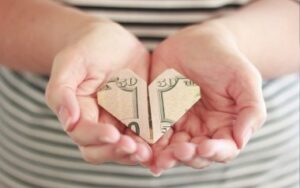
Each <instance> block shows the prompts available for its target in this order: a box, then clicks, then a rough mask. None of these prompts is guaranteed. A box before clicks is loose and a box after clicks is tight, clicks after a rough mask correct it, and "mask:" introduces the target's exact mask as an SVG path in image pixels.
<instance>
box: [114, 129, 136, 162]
mask: <svg viewBox="0 0 300 188" xmlns="http://www.w3.org/2000/svg"><path fill="white" fill-rule="evenodd" d="M136 149H137V143H136V142H135V141H134V140H133V139H132V138H131V137H129V136H127V135H121V138H120V140H119V142H118V143H117V144H116V151H115V152H116V155H117V156H118V158H121V157H124V156H125V155H128V154H133V153H134V152H136Z"/></svg>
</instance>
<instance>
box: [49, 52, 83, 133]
mask: <svg viewBox="0 0 300 188" xmlns="http://www.w3.org/2000/svg"><path fill="white" fill-rule="evenodd" d="M85 75H86V72H85V68H84V67H83V58H82V57H81V56H80V55H78V54H77V53H76V52H75V51H69V52H65V53H61V54H60V55H58V56H56V58H55V60H54V63H53V68H52V72H51V77H50V80H49V83H48V85H47V89H46V101H47V104H48V106H49V107H50V108H51V109H52V110H53V112H54V113H56V115H57V116H58V118H59V120H60V122H61V123H62V124H63V126H64V129H65V130H68V131H69V130H71V129H72V127H73V126H74V124H75V123H76V122H77V121H78V119H79V116H80V109H79V104H78V102H77V99H76V89H77V87H78V85H79V84H80V83H81V82H82V80H83V79H84V77H85ZM70 78H72V79H70Z"/></svg>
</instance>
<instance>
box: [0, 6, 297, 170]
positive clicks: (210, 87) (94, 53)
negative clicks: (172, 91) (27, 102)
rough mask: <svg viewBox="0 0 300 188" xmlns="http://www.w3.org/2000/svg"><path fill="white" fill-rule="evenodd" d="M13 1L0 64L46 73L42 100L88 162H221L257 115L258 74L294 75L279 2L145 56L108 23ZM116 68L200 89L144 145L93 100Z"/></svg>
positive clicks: (290, 24) (291, 36)
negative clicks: (174, 75)
mask: <svg viewBox="0 0 300 188" xmlns="http://www.w3.org/2000/svg"><path fill="white" fill-rule="evenodd" d="M16 2H17V1H16V0H1V1H0V26H1V28H3V29H1V30H0V36H3V37H2V38H1V39H0V40H1V41H0V62H1V63H2V64H3V65H4V66H7V67H10V68H12V69H15V70H27V71H31V72H36V73H42V74H49V73H50V70H51V77H50V80H49V84H48V87H47V90H46V101H47V104H48V105H49V107H50V108H51V109H52V110H53V112H54V113H56V114H57V116H58V118H59V120H60V121H61V123H62V125H63V126H64V130H65V131H66V133H67V134H68V135H69V136H70V138H71V139H72V140H73V141H74V142H75V143H76V144H77V145H78V147H79V149H80V151H81V153H82V156H83V158H84V159H85V160H86V161H87V162H90V163H93V164H100V163H104V162H108V161H113V162H117V163H121V164H136V163H140V164H142V165H144V166H145V167H148V168H149V169H150V170H151V171H152V172H153V173H154V174H157V175H159V174H160V173H161V172H162V171H163V170H166V169H169V168H172V167H173V166H175V165H176V164H179V163H183V164H185V165H187V166H191V167H193V168H204V167H206V166H208V165H210V164H211V163H212V162H227V161H229V160H231V159H233V158H235V157H236V156H237V155H238V153H239V152H240V151H241V150H242V149H243V148H244V147H245V145H246V143H247V142H248V141H249V139H250V138H251V136H252V135H253V134H254V132H256V131H257V130H258V129H259V127H261V125H262V124H263V122H264V120H265V117H266V112H265V104H264V101H263V97H262V91H261V80H262V78H274V77H278V76H280V75H283V74H287V73H292V72H299V50H298V47H299V46H298V41H299V35H298V34H299V20H298V5H297V4H296V3H294V2H292V1H288V0H283V1H276V0H261V1H257V2H254V3H253V4H251V5H249V6H247V7H246V8H243V9H241V10H240V11H237V12H236V13H233V14H232V15H230V16H226V17H222V18H219V19H215V20H211V21H208V22H206V23H204V24H197V25H193V26H189V27H187V28H184V29H183V30H180V31H178V32H177V33H176V34H174V35H172V36H170V37H169V38H167V39H166V40H165V41H164V42H162V43H161V44H160V45H159V46H158V47H157V48H156V49H155V51H154V53H153V54H151V56H150V55H149V54H148V52H147V51H146V50H145V48H144V47H143V45H142V44H141V43H140V42H139V41H138V40H137V39H136V37H134V36H133V35H132V34H130V33H129V32H128V31H126V30H125V29H124V28H122V27H121V26H120V25H118V24H116V23H114V22H112V21H110V20H106V19H97V18H94V17H91V16H88V15H86V14H84V13H81V12H80V11H77V10H74V9H71V8H66V7H63V6H61V5H58V4H56V3H53V2H50V1H49V2H48V1H39V0H24V1H22V2H20V1H18V3H16ZM12 10H14V11H12ZM29 10H30V11H29ZM37 15H38V16H37ZM12 20H13V22H12ZM45 20H47V22H45ZM273 20H276V22H275V21H273ZM41 26H44V27H41ZM265 33H268V35H266V34H265ZM283 36H284V37H283ZM95 41H97V42H95ZM196 49H197V50H196ZM266 51H267V52H270V53H265V52H266ZM262 52H264V53H262ZM20 62H22V63H20ZM270 66H272V69H270V68H269V67H270ZM125 67H126V68H131V69H132V70H133V71H134V72H136V73H137V74H139V75H140V76H141V77H142V78H144V79H145V80H149V81H151V80H153V79H154V78H155V77H156V76H157V75H158V74H160V73H161V72H162V71H163V70H165V69H166V68H170V67H172V68H175V69H176V70H178V71H179V72H181V73H182V74H184V75H186V76H187V77H188V78H190V79H192V80H194V81H195V82H196V83H198V84H199V85H200V87H201V92H202V99H201V100H200V101H199V102H198V103H197V104H196V105H195V106H194V107H193V108H192V109H191V110H190V111H189V112H188V113H187V114H186V115H185V116H184V117H182V118H181V119H180V121H179V122H177V123H176V125H175V126H174V128H172V129H171V130H170V131H169V132H168V133H167V134H166V135H164V136H163V137H162V138H161V139H160V140H159V141H158V142H157V143H155V144H154V145H152V146H150V145H148V144H147V143H146V142H145V141H143V140H142V139H141V138H139V137H137V136H135V135H134V134H132V132H131V131H129V130H127V129H126V128H124V126H123V125H121V124H120V123H119V122H118V121H117V120H116V119H114V118H113V117H112V116H111V115H109V114H108V113H106V112H105V111H104V110H103V109H101V108H99V106H98V105H97V103H96V98H95V91H96V90H97V89H98V88H99V86H101V84H103V83H105V80H106V79H107V78H108V77H109V76H110V75H111V74H113V73H114V72H115V71H117V70H120V69H123V68H125ZM220 75H221V76H222V79H220ZM182 154H185V155H182Z"/></svg>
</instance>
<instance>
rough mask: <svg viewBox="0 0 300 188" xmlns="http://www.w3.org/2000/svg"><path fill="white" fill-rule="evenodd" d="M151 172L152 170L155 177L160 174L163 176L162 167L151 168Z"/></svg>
mask: <svg viewBox="0 0 300 188" xmlns="http://www.w3.org/2000/svg"><path fill="white" fill-rule="evenodd" d="M150 172H151V174H152V175H153V176H154V177H159V176H161V174H162V172H163V171H162V170H161V169H158V168H152V169H151V170H150Z"/></svg>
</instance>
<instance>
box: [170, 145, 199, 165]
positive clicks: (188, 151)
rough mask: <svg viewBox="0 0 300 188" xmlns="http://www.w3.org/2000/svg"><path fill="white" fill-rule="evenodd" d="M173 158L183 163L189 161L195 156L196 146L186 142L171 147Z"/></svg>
mask: <svg viewBox="0 0 300 188" xmlns="http://www.w3.org/2000/svg"><path fill="white" fill-rule="evenodd" d="M172 150H173V154H174V158H175V159H177V160H178V161H181V162H185V161H189V160H191V159H192V158H193V157H194V156H195V154H196V145H195V144H192V143H188V142H183V143H177V144H175V145H172Z"/></svg>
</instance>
